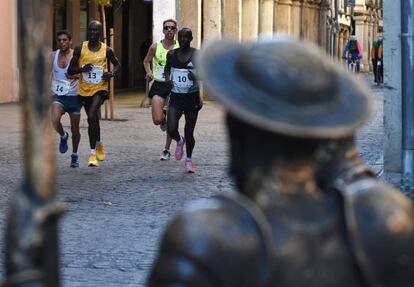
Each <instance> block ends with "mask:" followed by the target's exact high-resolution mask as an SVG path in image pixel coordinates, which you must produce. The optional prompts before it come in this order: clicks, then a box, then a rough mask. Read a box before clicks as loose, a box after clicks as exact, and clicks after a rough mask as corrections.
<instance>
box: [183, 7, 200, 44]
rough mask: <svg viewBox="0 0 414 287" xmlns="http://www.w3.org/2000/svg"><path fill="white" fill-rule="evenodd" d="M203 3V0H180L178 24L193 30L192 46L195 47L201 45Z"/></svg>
mask: <svg viewBox="0 0 414 287" xmlns="http://www.w3.org/2000/svg"><path fill="white" fill-rule="evenodd" d="M201 4H202V3H201V0H178V11H177V15H178V17H177V19H178V21H179V23H178V25H179V26H180V28H184V27H187V28H190V29H191V30H192V31H193V42H192V46H193V47H195V48H199V47H200V45H201V23H202V21H201V18H202V15H201Z"/></svg>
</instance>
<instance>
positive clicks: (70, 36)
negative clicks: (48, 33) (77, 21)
mask: <svg viewBox="0 0 414 287" xmlns="http://www.w3.org/2000/svg"><path fill="white" fill-rule="evenodd" d="M60 35H66V36H68V38H69V40H72V34H71V33H70V32H69V31H68V30H60V31H58V32H57V33H56V38H57V37H59V36H60Z"/></svg>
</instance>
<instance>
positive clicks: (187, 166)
mask: <svg viewBox="0 0 414 287" xmlns="http://www.w3.org/2000/svg"><path fill="white" fill-rule="evenodd" d="M185 172H187V173H194V172H195V166H194V164H193V161H192V160H191V159H186V160H185Z"/></svg>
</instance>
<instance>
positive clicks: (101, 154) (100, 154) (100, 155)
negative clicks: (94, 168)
mask: <svg viewBox="0 0 414 287" xmlns="http://www.w3.org/2000/svg"><path fill="white" fill-rule="evenodd" d="M96 158H97V159H98V160H99V161H103V160H104V159H105V149H104V145H103V143H99V144H96Z"/></svg>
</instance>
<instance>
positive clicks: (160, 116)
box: [151, 95, 165, 126]
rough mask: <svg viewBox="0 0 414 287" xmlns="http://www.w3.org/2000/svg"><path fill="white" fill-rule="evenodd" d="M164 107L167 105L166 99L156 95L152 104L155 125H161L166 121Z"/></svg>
mask: <svg viewBox="0 0 414 287" xmlns="http://www.w3.org/2000/svg"><path fill="white" fill-rule="evenodd" d="M164 105H165V99H164V98H162V97H160V96H158V95H154V96H153V97H152V104H151V113H152V122H153V123H154V125H157V126H158V125H160V124H161V123H162V121H163V120H164V119H165V115H164V112H163V110H164Z"/></svg>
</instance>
